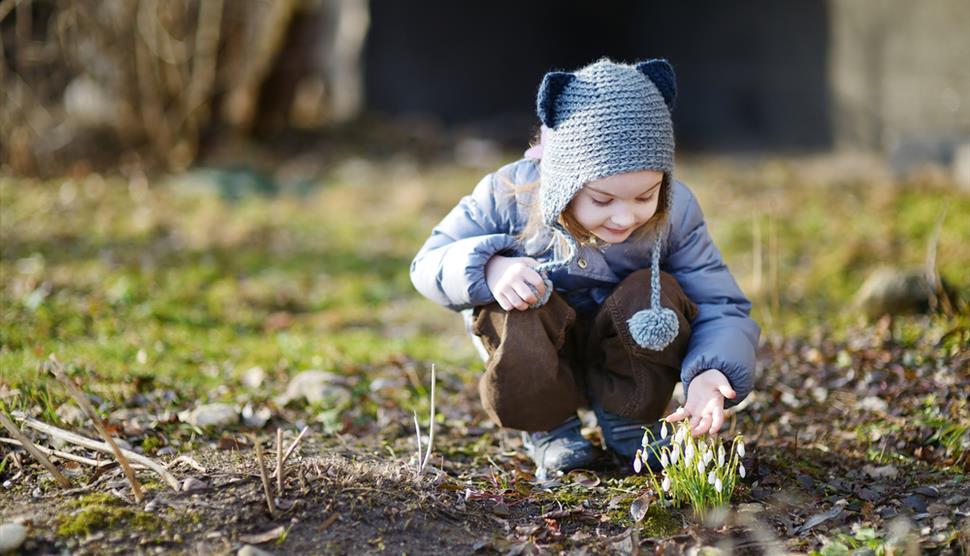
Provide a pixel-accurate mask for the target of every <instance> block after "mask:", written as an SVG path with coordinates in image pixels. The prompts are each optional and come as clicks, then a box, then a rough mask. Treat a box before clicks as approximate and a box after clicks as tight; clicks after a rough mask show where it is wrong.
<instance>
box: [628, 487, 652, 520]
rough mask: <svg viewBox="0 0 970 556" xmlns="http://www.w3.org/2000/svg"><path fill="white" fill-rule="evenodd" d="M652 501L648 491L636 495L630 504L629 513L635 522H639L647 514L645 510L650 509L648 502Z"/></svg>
mask: <svg viewBox="0 0 970 556" xmlns="http://www.w3.org/2000/svg"><path fill="white" fill-rule="evenodd" d="M652 501H653V496H651V495H650V494H649V493H648V494H644V495H642V496H640V497H638V498H637V499H636V500H634V501H633V503H632V504H630V515H632V516H633V521H634V522H635V523H640V522H641V521H642V520H643V518H644V517H645V516H646V515H647V510H649V509H650V502H652Z"/></svg>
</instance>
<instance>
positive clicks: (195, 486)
mask: <svg viewBox="0 0 970 556" xmlns="http://www.w3.org/2000/svg"><path fill="white" fill-rule="evenodd" d="M207 488H209V485H207V484H205V482H203V481H200V480H198V479H196V478H195V477H189V478H188V479H185V481H183V482H182V492H193V491H197V490H205V489H207Z"/></svg>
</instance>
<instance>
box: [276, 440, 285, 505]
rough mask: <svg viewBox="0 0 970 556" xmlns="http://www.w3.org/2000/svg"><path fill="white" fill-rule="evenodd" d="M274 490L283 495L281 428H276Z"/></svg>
mask: <svg viewBox="0 0 970 556" xmlns="http://www.w3.org/2000/svg"><path fill="white" fill-rule="evenodd" d="M276 492H278V493H279V495H280V496H283V429H281V428H279V427H277V428H276Z"/></svg>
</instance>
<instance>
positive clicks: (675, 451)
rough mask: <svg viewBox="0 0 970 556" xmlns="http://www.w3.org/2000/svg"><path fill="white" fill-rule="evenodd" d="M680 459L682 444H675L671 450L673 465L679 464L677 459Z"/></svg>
mask: <svg viewBox="0 0 970 556" xmlns="http://www.w3.org/2000/svg"><path fill="white" fill-rule="evenodd" d="M679 459H680V444H674V449H673V450H672V451H671V452H670V463H671V465H677V460H679Z"/></svg>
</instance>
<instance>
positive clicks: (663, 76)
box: [637, 59, 677, 110]
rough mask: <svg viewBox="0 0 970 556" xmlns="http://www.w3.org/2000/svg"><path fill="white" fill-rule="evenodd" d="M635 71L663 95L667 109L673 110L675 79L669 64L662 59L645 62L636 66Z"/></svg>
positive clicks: (675, 91) (675, 89) (675, 99)
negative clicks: (651, 82) (645, 77)
mask: <svg viewBox="0 0 970 556" xmlns="http://www.w3.org/2000/svg"><path fill="white" fill-rule="evenodd" d="M637 69H638V70H640V73H642V74H643V75H646V76H647V78H648V79H650V81H653V84H654V85H656V86H657V89H658V90H659V91H660V94H661V95H663V97H664V103H665V104H666V105H667V109H668V110H673V109H674V103H675V102H676V101H677V79H676V77H674V68H673V67H672V66H671V65H670V63H669V62H667V60H663V59H657V60H647V61H646V62H640V63H639V64H637Z"/></svg>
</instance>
